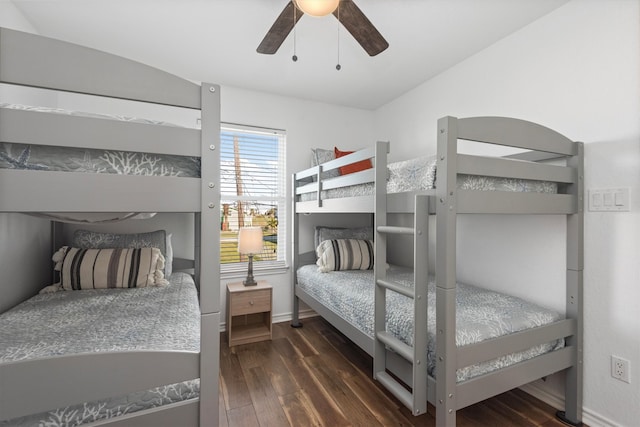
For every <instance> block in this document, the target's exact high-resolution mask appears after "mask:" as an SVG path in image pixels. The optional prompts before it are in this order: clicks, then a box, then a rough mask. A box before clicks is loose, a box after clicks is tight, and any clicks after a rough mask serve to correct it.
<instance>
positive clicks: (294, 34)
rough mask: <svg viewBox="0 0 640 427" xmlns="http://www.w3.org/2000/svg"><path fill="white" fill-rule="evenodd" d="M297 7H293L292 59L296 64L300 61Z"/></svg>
mask: <svg viewBox="0 0 640 427" xmlns="http://www.w3.org/2000/svg"><path fill="white" fill-rule="evenodd" d="M296 12H297V11H296V5H295V4H294V5H293V56H292V57H291V59H292V60H293V62H296V61H297V60H298V55H296V26H295V25H296V18H297V15H296Z"/></svg>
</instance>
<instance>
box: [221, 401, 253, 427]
mask: <svg viewBox="0 0 640 427" xmlns="http://www.w3.org/2000/svg"><path fill="white" fill-rule="evenodd" d="M227 418H228V421H229V427H259V426H260V424H259V423H258V417H257V416H256V411H255V409H254V407H253V405H246V406H241V407H239V408H233V409H231V410H228V411H227Z"/></svg>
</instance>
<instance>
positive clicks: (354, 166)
mask: <svg viewBox="0 0 640 427" xmlns="http://www.w3.org/2000/svg"><path fill="white" fill-rule="evenodd" d="M333 151H334V152H335V154H336V159H339V158H340V157H342V156H346V155H347V154H351V153H353V151H340V150H338V148H337V147H333ZM372 167H373V165H372V164H371V159H366V160H360V161H359V162H355V163H351V164H350V165H346V166H340V167H339V168H338V169H340V175H348V174H350V173H354V172H360V171H363V170H365V169H371V168H372Z"/></svg>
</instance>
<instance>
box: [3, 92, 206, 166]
mask: <svg viewBox="0 0 640 427" xmlns="http://www.w3.org/2000/svg"><path fill="white" fill-rule="evenodd" d="M0 108H7V109H20V110H28V111H37V112H45V113H50V114H65V115H74V116H82V117H94V118H101V119H108V120H120V121H127V122H135V123H147V124H155V125H163V126H175V125H172V124H170V123H167V122H160V121H154V120H148V119H141V118H135V117H127V116H113V115H106V114H96V113H85V112H76V111H67V110H62V109H59V108H47V107H30V106H24V105H18V104H6V103H0ZM0 168H3V169H29V170H46V171H63V172H84V173H110V174H120V175H145V176H149V175H152V176H178V177H186V178H197V177H199V176H200V159H199V158H198V157H191V156H177V155H166V154H149V153H138V152H129V151H116V150H96V149H88V148H73V147H62V146H45V145H30V144H13V143H6V142H5V143H0Z"/></svg>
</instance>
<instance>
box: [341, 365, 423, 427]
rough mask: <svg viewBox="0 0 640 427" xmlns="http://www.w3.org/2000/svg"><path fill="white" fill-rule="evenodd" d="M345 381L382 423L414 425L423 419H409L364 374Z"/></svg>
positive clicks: (386, 424)
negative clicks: (372, 385)
mask: <svg viewBox="0 0 640 427" xmlns="http://www.w3.org/2000/svg"><path fill="white" fill-rule="evenodd" d="M345 383H346V384H347V386H348V387H349V388H350V389H351V391H352V392H353V393H354V394H355V395H356V396H358V399H360V401H361V402H362V403H363V404H364V405H365V406H366V407H367V409H368V410H369V411H370V412H371V413H372V414H373V415H374V416H375V417H376V419H377V420H378V421H380V423H382V425H385V426H391V425H413V424H415V423H416V422H420V421H422V420H420V417H415V419H413V420H409V419H408V418H407V417H406V416H405V415H403V414H402V412H401V411H400V406H398V405H397V403H396V402H394V401H393V400H391V399H390V398H389V397H388V396H387V395H386V394H384V393H383V392H382V391H380V390H379V389H378V388H377V387H371V380H370V379H369V378H366V377H364V376H363V375H354V376H353V377H350V378H347V379H345ZM398 403H399V402H398ZM412 418H413V417H412ZM422 418H424V419H425V420H426V418H427V415H423V416H422Z"/></svg>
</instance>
